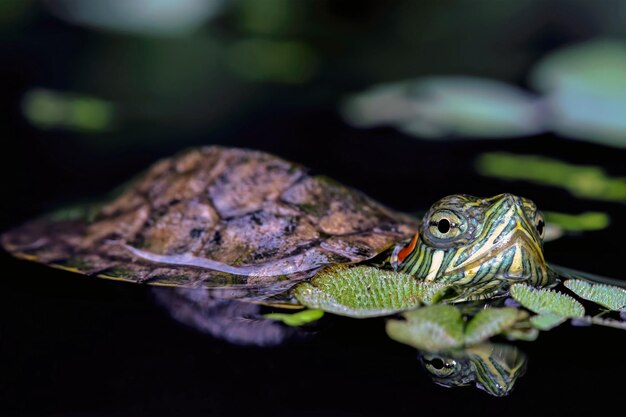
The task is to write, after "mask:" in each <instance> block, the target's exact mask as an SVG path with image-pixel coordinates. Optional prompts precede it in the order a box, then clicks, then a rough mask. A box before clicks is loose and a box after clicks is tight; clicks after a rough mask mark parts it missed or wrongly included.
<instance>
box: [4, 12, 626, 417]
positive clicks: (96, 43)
mask: <svg viewBox="0 0 626 417" xmlns="http://www.w3.org/2000/svg"><path fill="white" fill-rule="evenodd" d="M55 3H56V5H54V4H55ZM216 3H220V2H216ZM269 3H272V5H273V6H271V7H275V8H276V10H282V11H284V10H288V11H289V13H287V17H286V18H282V20H280V19H278V20H276V19H275V18H273V17H271V16H273V15H271V13H270V17H269V18H266V22H265V23H263V19H260V20H259V18H258V16H257V17H256V18H255V17H254V16H255V13H256V14H257V15H263V13H266V10H267V8H270V6H269ZM254 4H255V2H250V1H240V2H233V3H228V2H225V3H224V4H222V5H221V6H220V7H221V9H220V10H221V11H220V12H219V13H217V14H216V15H215V16H214V17H212V18H211V19H209V18H207V19H206V21H205V22H203V23H202V24H200V25H198V26H197V27H193V28H190V29H188V31H184V32H181V33H175V34H171V33H161V32H158V31H157V32H154V33H153V32H151V33H142V32H134V31H133V30H129V29H124V30H119V29H111V28H107V27H104V28H103V27H102V26H100V27H92V26H89V25H84V24H79V23H76V22H73V21H72V20H71V19H69V18H67V16H68V14H67V10H71V7H72V2H71V1H67V2H63V1H60V2H54V1H52V2H28V1H24V2H22V1H6V2H5V3H3V5H2V6H0V18H1V20H0V25H1V26H0V48H1V49H0V51H1V53H2V57H3V58H2V60H1V61H0V82H1V83H2V95H1V96H0V100H1V102H2V112H1V114H0V122H1V123H2V127H3V130H2V145H3V149H2V152H1V154H0V176H1V177H2V178H3V182H2V185H3V186H2V191H3V198H2V204H1V209H0V214H1V216H0V226H1V227H2V229H3V230H4V229H6V228H9V227H10V226H12V225H16V224H18V223H20V222H21V221H24V220H26V219H28V218H30V217H32V216H36V215H38V214H41V213H43V212H45V211H48V210H52V209H56V208H58V207H61V206H63V205H64V204H66V203H68V202H77V201H91V200H94V199H97V198H98V197H100V196H102V195H104V194H105V193H107V192H108V191H110V190H111V189H112V188H114V187H115V186H117V185H119V184H120V183H121V182H123V181H125V180H126V179H128V178H129V177H131V176H132V175H134V174H136V173H138V172H139V171H141V170H142V169H144V168H146V167H147V166H148V165H149V164H150V163H152V162H154V161H155V160H157V159H158V158H161V157H165V156H169V155H171V154H172V153H174V152H177V151H179V150H181V149H184V148H186V147H189V146H198V145H206V144H221V145H227V146H238V147H248V148H254V149H259V150H265V151H269V152H272V153H275V154H277V155H279V156H281V157H284V158H287V159H290V160H293V161H297V162H299V163H302V164H304V165H307V166H309V167H311V168H312V169H313V170H315V171H317V172H320V173H324V174H326V175H329V176H331V177H333V178H335V179H337V180H339V181H341V182H343V183H345V184H348V185H350V186H353V187H355V188H357V189H360V190H362V191H364V192H365V193H367V194H369V195H370V196H371V197H373V198H375V199H377V200H379V201H381V202H383V203H385V204H387V205H389V206H391V207H394V208H396V209H399V210H404V211H407V212H418V211H422V210H424V209H426V208H427V207H428V206H429V205H430V204H431V203H432V202H433V201H435V200H436V199H438V198H440V197H442V196H444V195H447V194H451V193H456V192H463V193H469V194H475V195H481V196H490V195H494V194H496V193H501V192H511V193H515V194H519V195H524V196H526V197H529V198H532V199H533V200H534V201H535V202H537V204H538V205H539V206H540V208H542V209H545V210H552V211H560V212H566V213H579V212H584V211H601V212H605V213H608V214H609V216H610V217H611V225H610V227H609V228H607V229H605V230H602V231H597V232H588V233H585V234H581V235H573V236H567V237H565V238H563V239H561V240H558V241H555V242H552V243H549V244H548V245H546V257H547V259H549V260H550V261H552V262H554V263H557V264H561V265H567V266H569V267H572V268H576V269H580V270H584V271H589V272H593V273H596V274H601V275H607V276H613V277H618V278H623V277H625V276H626V274H624V272H623V254H624V250H623V243H622V242H623V236H624V232H625V231H626V227H625V226H624V219H623V213H624V203H623V202H620V201H616V202H600V201H594V200H583V199H578V198H575V197H573V196H572V195H571V194H570V193H568V192H567V191H566V190H564V189H560V188H556V187H545V186H539V185H534V184H530V183H525V182H504V181H501V180H497V179H491V178H486V177H482V176H480V175H478V174H477V173H476V172H475V170H474V163H475V160H476V157H477V156H478V155H480V154H481V153H483V152H489V151H494V150H498V151H501V150H503V151H507V152H514V153H520V154H542V155H547V156H550V157H553V158H558V159H561V160H564V161H568V162H570V163H574V164H581V165H595V166H601V167H603V168H604V169H605V170H606V171H607V173H608V174H609V175H611V176H613V177H626V165H625V164H624V161H625V159H624V157H625V156H626V151H624V150H623V149H622V148H621V147H609V146H606V145H602V144H596V143H592V142H586V141H572V140H571V139H568V138H566V137H563V136H560V135H558V134H553V133H545V134H540V135H535V136H526V137H520V138H517V139H506V140H504V139H503V140H493V139H489V140H487V139H481V138H475V139H471V140H468V139H466V138H463V137H457V138H452V139H444V140H435V141H433V140H425V139H422V138H419V137H411V136H409V135H406V134H403V133H400V132H398V131H397V130H396V129H394V128H392V127H378V128H372V129H357V128H354V127H351V126H349V125H348V124H346V123H345V122H344V121H343V119H342V117H341V115H340V114H339V112H338V110H337V109H338V103H339V102H340V101H341V100H342V99H343V98H344V97H345V96H346V95H348V94H352V93H356V92H360V91H362V90H364V89H366V88H368V87H370V86H371V85H373V84H378V83H383V82H391V81H396V80H402V79H407V78H413V77H417V76H423V75H432V74H463V75H473V76H480V77H486V78H493V79H499V80H503V81H507V82H509V83H511V84H512V85H515V86H518V87H523V88H527V87H528V79H527V74H528V72H529V71H530V69H531V68H532V66H533V64H534V63H535V62H536V61H537V60H538V59H539V58H541V57H542V56H544V55H545V54H546V53H548V52H550V51H552V50H556V49H558V48H560V47H562V46H564V45H570V44H576V43H578V42H583V41H586V40H589V39H594V38H596V37H603V36H611V37H614V38H617V39H621V40H624V33H625V32H626V31H625V29H624V28H625V27H626V24H625V23H626V17H625V16H624V14H623V11H624V10H626V9H625V8H624V6H623V2H618V1H597V2H583V1H519V2H514V1H510V2H504V1H503V2H498V1H424V2H411V1H393V2H375V1H363V2H332V1H320V2H293V3H287V2H280V1H272V2H268V6H266V8H262V9H263V10H261V9H259V7H258V5H257V6H254ZM287 4H289V5H287ZM59 5H60V6H59ZM68 8H69V9H68ZM255 10H256V11H255ZM264 10H265V11H264ZM276 13H277V14H280V13H278V12H276ZM281 13H282V12H281ZM266 14H267V13H266ZM250 16H252V17H250ZM255 19H256V20H255ZM268 19H269V20H268ZM272 19H274V20H272ZM267 21H269V22H272V21H274V23H273V26H272V24H269V23H267ZM276 21H278V22H279V23H276ZM251 22H252V23H251ZM255 22H256V23H255ZM259 22H261V23H259ZM281 22H282V23H281ZM258 39H261V40H263V41H271V42H283V41H290V42H292V41H293V42H299V43H300V44H301V45H304V46H305V51H309V52H307V53H308V54H309V55H310V56H309V58H308V59H309V61H307V62H309V69H308V70H307V71H304V72H298V71H299V70H298V68H300V67H298V65H296V64H294V65H295V67H294V68H296V69H295V70H294V71H293V72H292V73H290V72H286V73H281V72H280V71H278V72H272V71H271V70H267V71H265V72H264V70H263V68H265V67H264V65H265V64H263V63H261V64H258V63H257V64H258V68H260V69H259V71H258V73H254V71H253V72H252V75H250V74H249V73H246V72H245V71H244V70H242V69H241V68H242V67H241V66H240V67H237V65H236V64H232V63H231V64H229V62H230V61H229V58H228V57H229V56H233V54H235V52H233V51H232V50H231V49H229V48H235V49H236V48H238V46H237V45H238V42H243V41H248V40H253V41H254V40H258ZM306 48H308V49H306ZM244 55H245V56H248V55H246V54H244ZM252 55H253V54H252ZM287 55H288V54H287ZM305 55H306V54H305ZM311 56H312V57H313V58H310V57H311ZM285 59H286V58H285ZM305 61H306V60H305ZM233 62H236V60H235V61H233ZM289 62H291V61H289V59H287V60H286V61H280V62H279V63H278V65H279V67H281V68H285V67H288V66H289V65H291V64H290V63H289ZM311 62H314V64H311ZM249 66H250V68H253V69H254V68H255V62H254V61H253V62H252V63H249ZM245 68H246V65H244V69H245ZM294 74H295V75H294ZM302 74H305V75H302ZM625 74H626V73H625ZM625 77H626V75H625ZM37 88H45V89H49V90H51V91H56V92H58V94H64V93H67V94H83V95H87V96H90V97H97V98H98V99H99V100H105V101H107V102H110V103H113V106H114V108H115V115H116V116H115V121H114V122H112V123H111V124H110V125H107V126H104V127H103V128H98V129H92V128H85V126H82V127H81V126H73V125H72V124H63V123H60V124H47V125H41V124H37V123H34V122H33V120H32V118H29V116H28V115H27V114H26V113H27V112H26V111H25V104H24V103H25V101H24V100H25V98H24V97H26V96H27V94H28V93H29V92H30V91H33V89H37ZM591 105H593V103H590V106H591ZM0 266H1V267H2V269H1V271H2V272H0V276H1V277H2V287H3V292H2V293H3V294H4V295H5V296H4V297H3V298H4V299H3V302H2V303H0V414H2V415H15V414H20V415H143V414H145V415H294V414H297V415H466V414H467V415H477V414H481V415H607V414H610V415H623V414H624V403H623V398H622V397H623V375H624V372H625V371H626V365H625V363H626V362H625V361H624V357H623V346H624V340H625V339H624V335H623V334H622V333H621V332H620V331H618V330H614V329H608V328H595V327H594V328H591V327H584V328H583V327H571V326H570V325H563V326H561V327H560V328H557V329H555V330H553V331H551V332H546V333H542V334H541V336H540V338H539V340H538V341H536V342H533V343H520V347H521V348H522V349H523V350H524V351H525V352H526V353H527V354H528V356H529V364H528V371H527V374H526V376H524V377H523V378H521V380H520V381H519V383H518V386H517V387H516V389H515V391H514V392H513V394H512V395H510V396H509V397H506V398H492V397H489V396H488V395H486V394H485V393H483V392H481V391H478V390H475V389H472V388H458V389H444V388H440V387H437V386H435V385H433V384H432V383H431V382H430V381H429V379H428V378H427V376H426V374H425V373H424V372H423V370H422V369H421V368H420V366H419V364H418V362H417V360H416V353H415V351H414V350H413V349H411V348H408V347H406V346H403V345H400V344H398V343H396V342H393V341H391V340H390V339H388V338H387V337H386V335H385V333H384V326H383V321H377V320H368V321H353V320H340V319H335V318H329V317H327V318H325V319H324V322H323V331H322V332H320V334H319V335H318V336H317V337H316V338H314V339H312V340H309V341H307V342H306V343H297V342H294V343H290V344H287V345H285V346H282V347H279V348H272V349H261V348H252V347H238V346H232V345H229V344H227V343H226V342H223V341H219V340H216V339H213V338H211V337H209V336H206V335H202V334H200V333H197V332H195V331H194V330H192V329H189V328H186V327H184V326H182V325H179V324H177V323H176V322H174V321H173V320H171V319H170V318H169V317H168V316H167V314H166V313H165V312H164V311H162V310H161V309H160V308H159V307H158V306H156V305H155V304H154V303H153V301H152V297H151V294H150V292H149V291H148V290H147V289H145V288H143V287H137V286H133V285H128V284H122V283H116V282H105V281H100V280H96V279H89V278H85V277H82V276H77V275H73V274H71V273H67V272H62V271H56V270H49V269H47V268H44V267H42V266H39V265H34V264H29V263H26V262H22V261H17V260H13V259H12V258H10V257H9V256H8V255H6V254H4V253H2V254H0Z"/></svg>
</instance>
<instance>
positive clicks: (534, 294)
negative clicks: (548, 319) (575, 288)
mask: <svg viewBox="0 0 626 417" xmlns="http://www.w3.org/2000/svg"><path fill="white" fill-rule="evenodd" d="M511 296H512V297H513V298H514V299H515V300H516V301H517V302H518V303H520V304H521V305H523V306H524V307H526V308H527V309H529V310H531V311H533V312H535V313H537V314H546V313H552V314H558V315H560V316H562V317H582V316H584V315H585V308H584V307H583V306H582V304H580V303H579V302H578V301H576V300H575V299H573V298H572V297H570V296H569V295H565V294H561V293H559V292H556V291H551V290H547V289H537V288H534V287H531V286H530V285H526V284H514V285H511Z"/></svg>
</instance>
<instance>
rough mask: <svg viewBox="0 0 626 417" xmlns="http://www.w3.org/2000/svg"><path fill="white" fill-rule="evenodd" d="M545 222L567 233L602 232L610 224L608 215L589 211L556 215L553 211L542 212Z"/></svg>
mask: <svg viewBox="0 0 626 417" xmlns="http://www.w3.org/2000/svg"><path fill="white" fill-rule="evenodd" d="M543 214H544V216H545V219H546V222H549V223H555V224H557V225H558V226H559V227H560V228H561V229H563V230H565V231H568V232H582V231H590V230H602V229H605V228H606V227H608V225H609V224H610V219H609V215H608V214H606V213H601V212H596V211H589V212H586V213H581V214H566V213H557V212H554V211H544V212H543Z"/></svg>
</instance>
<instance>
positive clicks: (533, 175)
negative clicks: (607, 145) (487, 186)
mask: <svg viewBox="0 0 626 417" xmlns="http://www.w3.org/2000/svg"><path fill="white" fill-rule="evenodd" d="M476 169H477V171H478V172H479V173H480V174H481V175H485V176H489V177H496V178H500V179H505V180H526V181H530V182H533V183H536V184H541V185H552V186H557V187H562V188H565V189H566V190H568V191H569V192H570V193H572V194H573V195H575V196H577V197H580V198H589V199H595V200H602V201H626V178H612V177H609V176H608V175H607V174H606V172H605V171H604V170H603V169H602V168H600V167H595V166H579V165H573V164H568V163H566V162H561V161H559V160H556V159H551V158H546V157H543V156H536V155H515V154H510V153H505V152H490V153H485V154H482V155H481V156H479V157H478V159H477V160H476Z"/></svg>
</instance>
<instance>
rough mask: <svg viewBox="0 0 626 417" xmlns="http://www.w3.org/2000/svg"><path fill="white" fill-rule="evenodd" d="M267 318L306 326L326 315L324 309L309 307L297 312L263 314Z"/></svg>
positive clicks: (291, 324) (289, 324) (292, 324)
mask: <svg viewBox="0 0 626 417" xmlns="http://www.w3.org/2000/svg"><path fill="white" fill-rule="evenodd" d="M263 317H264V318H266V319H270V320H278V321H282V322H283V323H285V324H286V325H288V326H296V327H297V326H304V325H305V324H308V323H312V322H314V321H317V320H319V319H321V318H322V317H324V310H320V309H307V310H304V311H299V312H297V313H292V314H288V313H270V314H265V315H264V316H263Z"/></svg>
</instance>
